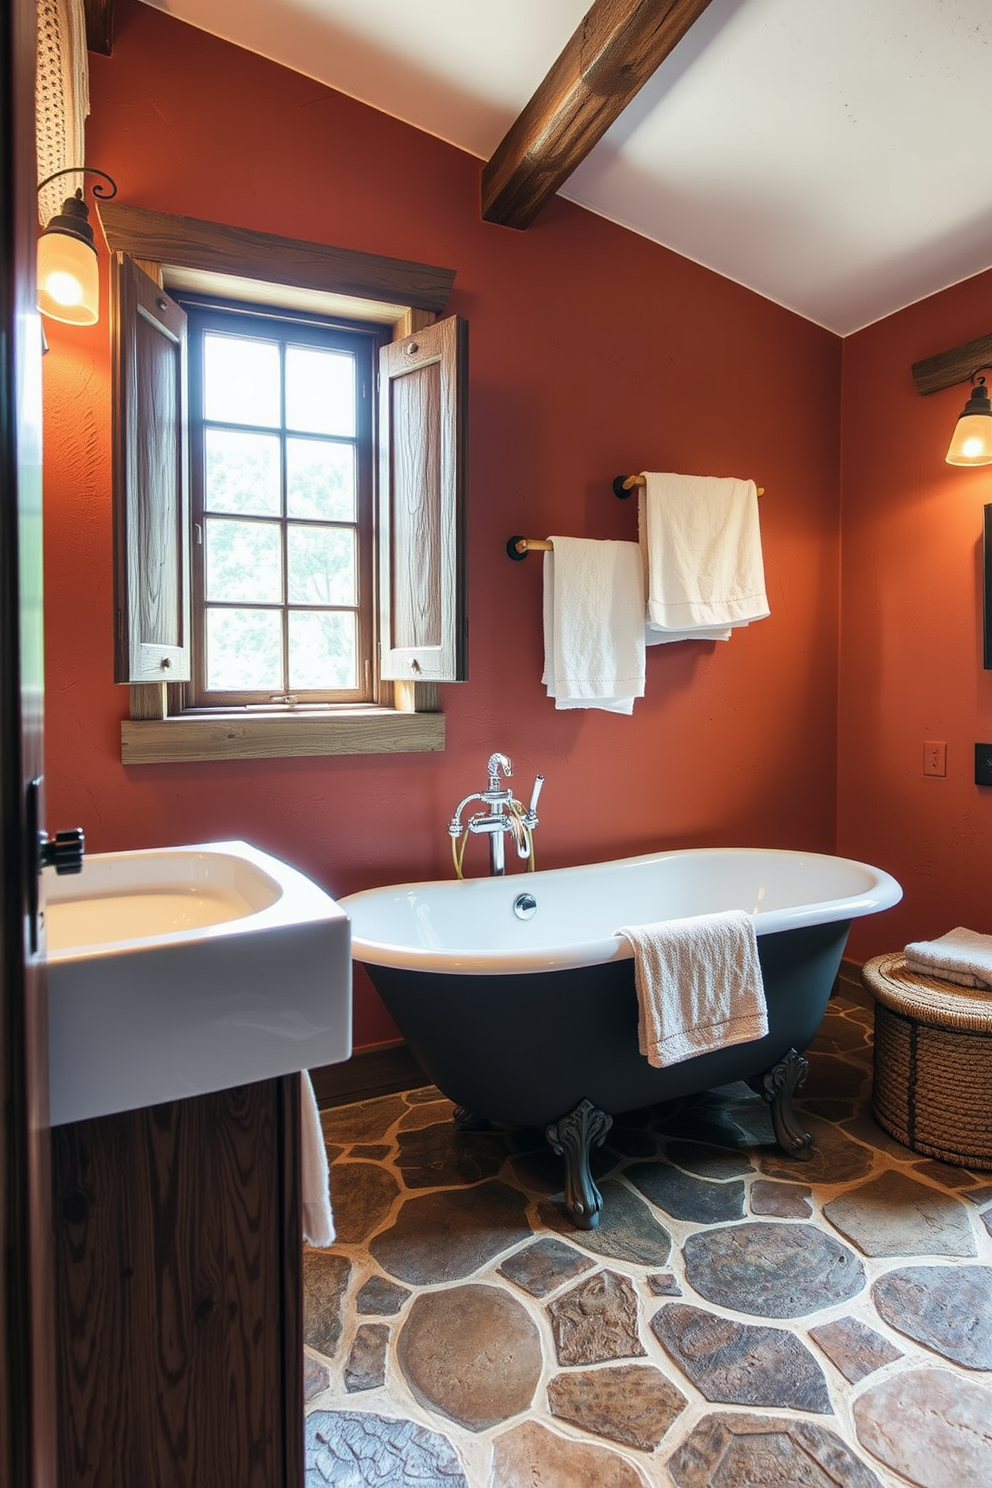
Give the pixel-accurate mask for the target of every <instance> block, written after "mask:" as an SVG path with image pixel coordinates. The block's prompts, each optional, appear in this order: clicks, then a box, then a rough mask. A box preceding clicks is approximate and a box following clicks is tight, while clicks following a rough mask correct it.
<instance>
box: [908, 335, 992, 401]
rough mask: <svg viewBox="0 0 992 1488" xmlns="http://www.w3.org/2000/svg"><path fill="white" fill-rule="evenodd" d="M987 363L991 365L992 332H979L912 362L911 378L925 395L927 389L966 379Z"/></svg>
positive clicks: (931, 390)
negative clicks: (934, 353) (975, 335)
mask: <svg viewBox="0 0 992 1488" xmlns="http://www.w3.org/2000/svg"><path fill="white" fill-rule="evenodd" d="M988 366H992V335H988V336H978V337H977V338H976V339H975V340H974V341H965V342H964V343H963V344H962V345H961V346H952V347H951V349H950V351H938V353H937V355H936V356H932V357H924V359H923V361H921V362H914V363H913V366H912V373H913V381H914V382H915V384H916V391H917V392H918V393H922V395H923V396H924V397H926V395H927V394H928V393H939V392H941V390H942V389H943V388H949V387H953V386H954V384H955V383H956V382H967V381H968V378H969V377H970V376H971V374H972V373H973V372H977V371H978V369H979V367H988Z"/></svg>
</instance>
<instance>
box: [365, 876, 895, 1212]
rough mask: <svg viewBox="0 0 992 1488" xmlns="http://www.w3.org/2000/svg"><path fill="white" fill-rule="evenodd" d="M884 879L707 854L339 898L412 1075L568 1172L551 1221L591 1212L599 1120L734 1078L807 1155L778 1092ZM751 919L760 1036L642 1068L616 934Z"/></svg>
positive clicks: (628, 967) (876, 903)
mask: <svg viewBox="0 0 992 1488" xmlns="http://www.w3.org/2000/svg"><path fill="white" fill-rule="evenodd" d="M901 897H902V890H901V889H900V887H899V885H898V884H897V883H896V881H895V880H894V879H893V878H891V877H890V876H889V874H887V873H884V872H882V871H881V870H880V869H877V868H872V867H869V866H868V865H867V864H865V863H857V862H853V861H851V860H850V859H847V858H836V857H828V856H825V855H822V854H816V853H803V852H784V851H775V850H768V849H745V848H706V849H690V850H686V851H679V852H664V853H651V854H647V855H645V856H643V857H636V858H624V859H620V860H618V861H616V862H610V863H596V864H590V865H588V866H585V867H578V868H557V869H550V870H544V871H539V872H537V873H528V874H518V875H515V876H514V877H512V878H506V877H504V878H482V879H466V880H463V881H438V882H433V883H412V884H397V885H392V886H390V887H387V888H380V889H368V890H365V891H364V892H362V893H358V894H352V895H350V896H348V897H345V898H343V899H341V900H340V901H339V902H340V905H341V907H342V908H343V909H344V910H345V911H346V912H347V914H348V915H349V916H350V918H351V939H352V956H353V957H354V959H355V960H356V961H359V962H362V963H363V964H364V965H365V966H366V967H367V968H368V972H369V975H370V977H371V979H372V982H373V984H374V985H375V987H376V989H377V990H378V992H379V993H380V995H381V996H382V999H383V1002H384V1003H385V1005H386V1007H387V1008H388V1010H389V1012H390V1014H391V1015H392V1017H393V1018H394V1019H395V1021H396V1024H397V1026H398V1027H399V1029H400V1031H401V1033H402V1034H403V1036H404V1038H405V1039H406V1040H407V1042H408V1044H409V1046H410V1049H411V1050H412V1052H413V1054H414V1055H415V1056H416V1058H417V1060H418V1061H419V1063H420V1065H421V1067H422V1068H423V1070H424V1072H425V1073H426V1074H427V1075H428V1076H429V1077H430V1079H431V1080H433V1081H434V1083H435V1084H436V1085H437V1086H438V1088H439V1089H440V1090H441V1091H442V1092H443V1093H444V1094H445V1095H446V1096H448V1098H449V1099H450V1100H452V1101H454V1102H455V1105H456V1107H457V1110H456V1113H455V1119H456V1120H457V1121H460V1123H462V1124H464V1125H469V1124H475V1123H476V1122H478V1121H493V1122H497V1123H500V1124H503V1125H508V1126H542V1127H544V1128H545V1131H546V1134H547V1137H548V1140H549V1141H550V1143H551V1145H552V1146H553V1147H554V1149H555V1150H556V1151H557V1152H560V1153H561V1154H562V1155H563V1156H564V1159H565V1205H566V1208H567V1210H568V1212H569V1214H570V1216H571V1218H572V1219H573V1221H574V1222H575V1223H576V1224H577V1225H579V1226H581V1227H582V1228H591V1227H592V1226H594V1225H595V1224H596V1223H597V1222H598V1219H599V1212H600V1208H601V1204H602V1200H601V1198H600V1195H599V1193H598V1191H597V1189H596V1187H595V1185H594V1183H593V1181H592V1178H591V1176H590V1173H589V1152H590V1149H591V1147H592V1146H594V1145H598V1144H599V1143H601V1142H602V1140H603V1138H604V1137H605V1135H606V1133H607V1131H608V1130H609V1127H610V1125H611V1124H612V1116H613V1114H615V1113H617V1112H621V1111H628V1110H633V1109H634V1108H636V1107H638V1106H644V1105H649V1104H653V1103H655V1102H658V1101H666V1100H670V1099H672V1098H674V1097H676V1096H682V1095H688V1094H692V1093H695V1092H698V1091H703V1090H708V1089H710V1088H712V1087H713V1086H716V1085H723V1084H727V1083H729V1082H731V1081H735V1080H748V1081H749V1082H750V1083H751V1084H752V1085H753V1087H754V1088H755V1089H757V1090H760V1091H761V1092H762V1094H763V1095H764V1096H765V1098H766V1100H768V1102H769V1103H770V1107H771V1114H772V1120H773V1123H774V1128H775V1135H776V1137H777V1139H778V1141H779V1142H780V1143H781V1145H782V1146H783V1147H784V1148H785V1149H786V1151H788V1152H790V1153H792V1154H793V1155H795V1156H797V1157H808V1156H809V1155H810V1143H811V1138H810V1137H809V1135H808V1133H807V1132H805V1131H804V1130H803V1128H802V1126H801V1124H800V1123H799V1121H798V1119H797V1117H796V1115H795V1113H794V1110H793V1107H792V1094H793V1092H794V1090H795V1089H796V1087H797V1086H798V1085H799V1084H800V1083H801V1081H802V1079H803V1077H804V1076H805V1073H806V1069H807V1064H806V1060H805V1059H803V1058H802V1051H803V1050H804V1049H805V1048H806V1047H807V1045H808V1044H809V1043H810V1041H811V1040H812V1039H813V1037H814V1036H815V1034H816V1031H817V1029H818V1028H819V1025H820V1022H821V1020H822V1018H823V1014H824V1011H825V1009H826V1005H827V1000H828V998H829V996H830V991H831V988H832V986H833V983H834V979H835V977H836V975H837V971H838V968H839V966H840V959H841V956H842V954H843V950H844V945H845V942H846V940H847V934H848V930H849V929H850V923H851V920H852V919H854V918H855V917H857V916H860V915H868V914H875V913H877V912H878V911H879V910H883V909H887V908H889V907H890V906H891V905H893V904H896V903H898V901H899V899H900V898H901ZM727 909H743V910H746V911H748V912H749V913H750V914H752V915H753V916H754V925H755V930H756V932H757V936H758V954H759V958H760V961H761V967H762V973H763V977H764V984H765V995H766V998H767V1003H768V1033H767V1034H766V1035H765V1037H764V1038H760V1039H756V1040H754V1041H753V1042H750V1043H746V1044H737V1045H735V1046H734V1047H732V1048H729V1049H720V1050H715V1051H713V1052H709V1053H705V1054H700V1055H697V1056H695V1057H694V1058H692V1059H688V1060H686V1061H685V1062H684V1063H682V1064H676V1065H671V1066H669V1067H668V1068H665V1069H655V1068H653V1067H652V1066H651V1065H649V1064H648V1063H647V1061H646V1060H645V1059H644V1058H643V1057H642V1056H641V1054H640V1053H639V1052H638V1047H637V1000H636V992H635V988H634V976H633V960H632V959H631V957H632V953H631V948H630V945H629V943H628V942H627V941H626V940H624V939H622V938H618V937H617V935H616V933H615V932H616V928H617V926H619V925H625V924H626V925H633V924H648V923H653V922H656V921H659V920H665V919H674V918H678V917H681V916H687V915H696V914H707V913H711V912H716V911H719V910H727Z"/></svg>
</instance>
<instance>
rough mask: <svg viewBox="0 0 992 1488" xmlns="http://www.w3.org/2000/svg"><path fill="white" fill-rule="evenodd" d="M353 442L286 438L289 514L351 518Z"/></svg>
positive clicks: (354, 486)
mask: <svg viewBox="0 0 992 1488" xmlns="http://www.w3.org/2000/svg"><path fill="white" fill-rule="evenodd" d="M355 494H356V485H355V446H354V445H353V444H331V443H330V442H329V441H326V440H323V439H287V441H286V511H287V514H288V515H289V516H291V517H318V518H321V517H322V518H323V520H324V521H325V522H327V521H330V522H354V521H355V518H356V515H357V514H356V511H355Z"/></svg>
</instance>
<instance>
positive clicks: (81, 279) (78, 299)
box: [38, 165, 992, 458]
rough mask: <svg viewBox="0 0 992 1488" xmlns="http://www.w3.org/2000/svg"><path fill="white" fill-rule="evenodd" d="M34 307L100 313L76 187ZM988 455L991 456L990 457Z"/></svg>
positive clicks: (75, 319)
mask: <svg viewBox="0 0 992 1488" xmlns="http://www.w3.org/2000/svg"><path fill="white" fill-rule="evenodd" d="M84 173H85V174H86V175H91V176H101V177H102V178H103V181H107V182H109V186H110V189H109V190H108V189H107V187H106V186H104V185H103V184H102V183H101V182H98V183H97V184H96V185H95V186H94V187H93V195H94V196H95V197H97V198H99V199H100V200H101V201H109V200H110V198H111V197H114V196H116V195H117V184H116V182H115V181H114V180H113V179H112V178H111V177H110V176H108V175H107V173H106V171H101V170H94V169H93V168H92V166H89V165H70V166H67V167H66V168H65V170H58V171H54V172H53V173H52V175H50V176H46V177H45V179H44V180H43V181H40V182H39V183H38V190H39V191H40V190H41V188H42V187H43V186H47V185H48V183H49V181H54V180H56V179H57V178H58V177H59V176H78V175H83V174H84ZM38 309H39V310H40V311H41V313H42V315H48V316H50V317H51V319H52V320H63V321H67V322H68V324H69V325H95V324H96V322H97V321H98V320H99V318H100V271H99V263H98V260H97V253H96V242H95V239H94V236H93V228H92V227H91V226H90V214H89V211H88V209H87V206H86V203H85V202H84V201H83V191H82V187H80V188H79V190H78V191H77V192H76V194H75V196H69V197H66V199H65V201H64V202H63V204H62V211H61V212H59V213H58V214H57V215H56V216H55V217H53V218H52V219H51V221H50V222H49V224H48V226H47V227H46V228H45V230H44V232H43V233H42V234H41V237H40V238H39V239H38ZM990 458H992V457H990Z"/></svg>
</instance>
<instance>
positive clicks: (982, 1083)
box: [861, 955, 992, 1170]
mask: <svg viewBox="0 0 992 1488" xmlns="http://www.w3.org/2000/svg"><path fill="white" fill-rule="evenodd" d="M861 978H862V981H863V982H864V985H865V988H866V989H867V991H868V992H870V993H871V995H872V997H873V998H874V999H875V1087H874V1096H873V1105H874V1110H875V1117H876V1120H877V1121H878V1123H879V1125H880V1126H883V1127H884V1128H885V1130H886V1131H887V1132H890V1133H891V1134H892V1136H894V1137H895V1138H896V1139H897V1141H900V1142H903V1143H905V1145H906V1146H907V1147H911V1148H912V1149H913V1151H914V1152H925V1153H926V1154H927V1155H928V1156H929V1157H939V1158H940V1159H941V1161H942V1162H947V1163H956V1164H958V1165H959V1166H961V1167H968V1168H981V1169H987V1170H992V992H981V991H972V990H971V989H970V988H968V987H957V986H954V985H953V984H951V983H948V982H942V981H939V980H938V979H937V978H936V977H926V976H920V975H918V974H916V973H914V972H911V971H907V970H906V963H905V961H904V959H903V957H902V955H888V956H876V957H875V959H874V960H873V961H869V962H868V964H867V965H866V966H865V967H864V969H863V971H862V973H861Z"/></svg>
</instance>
